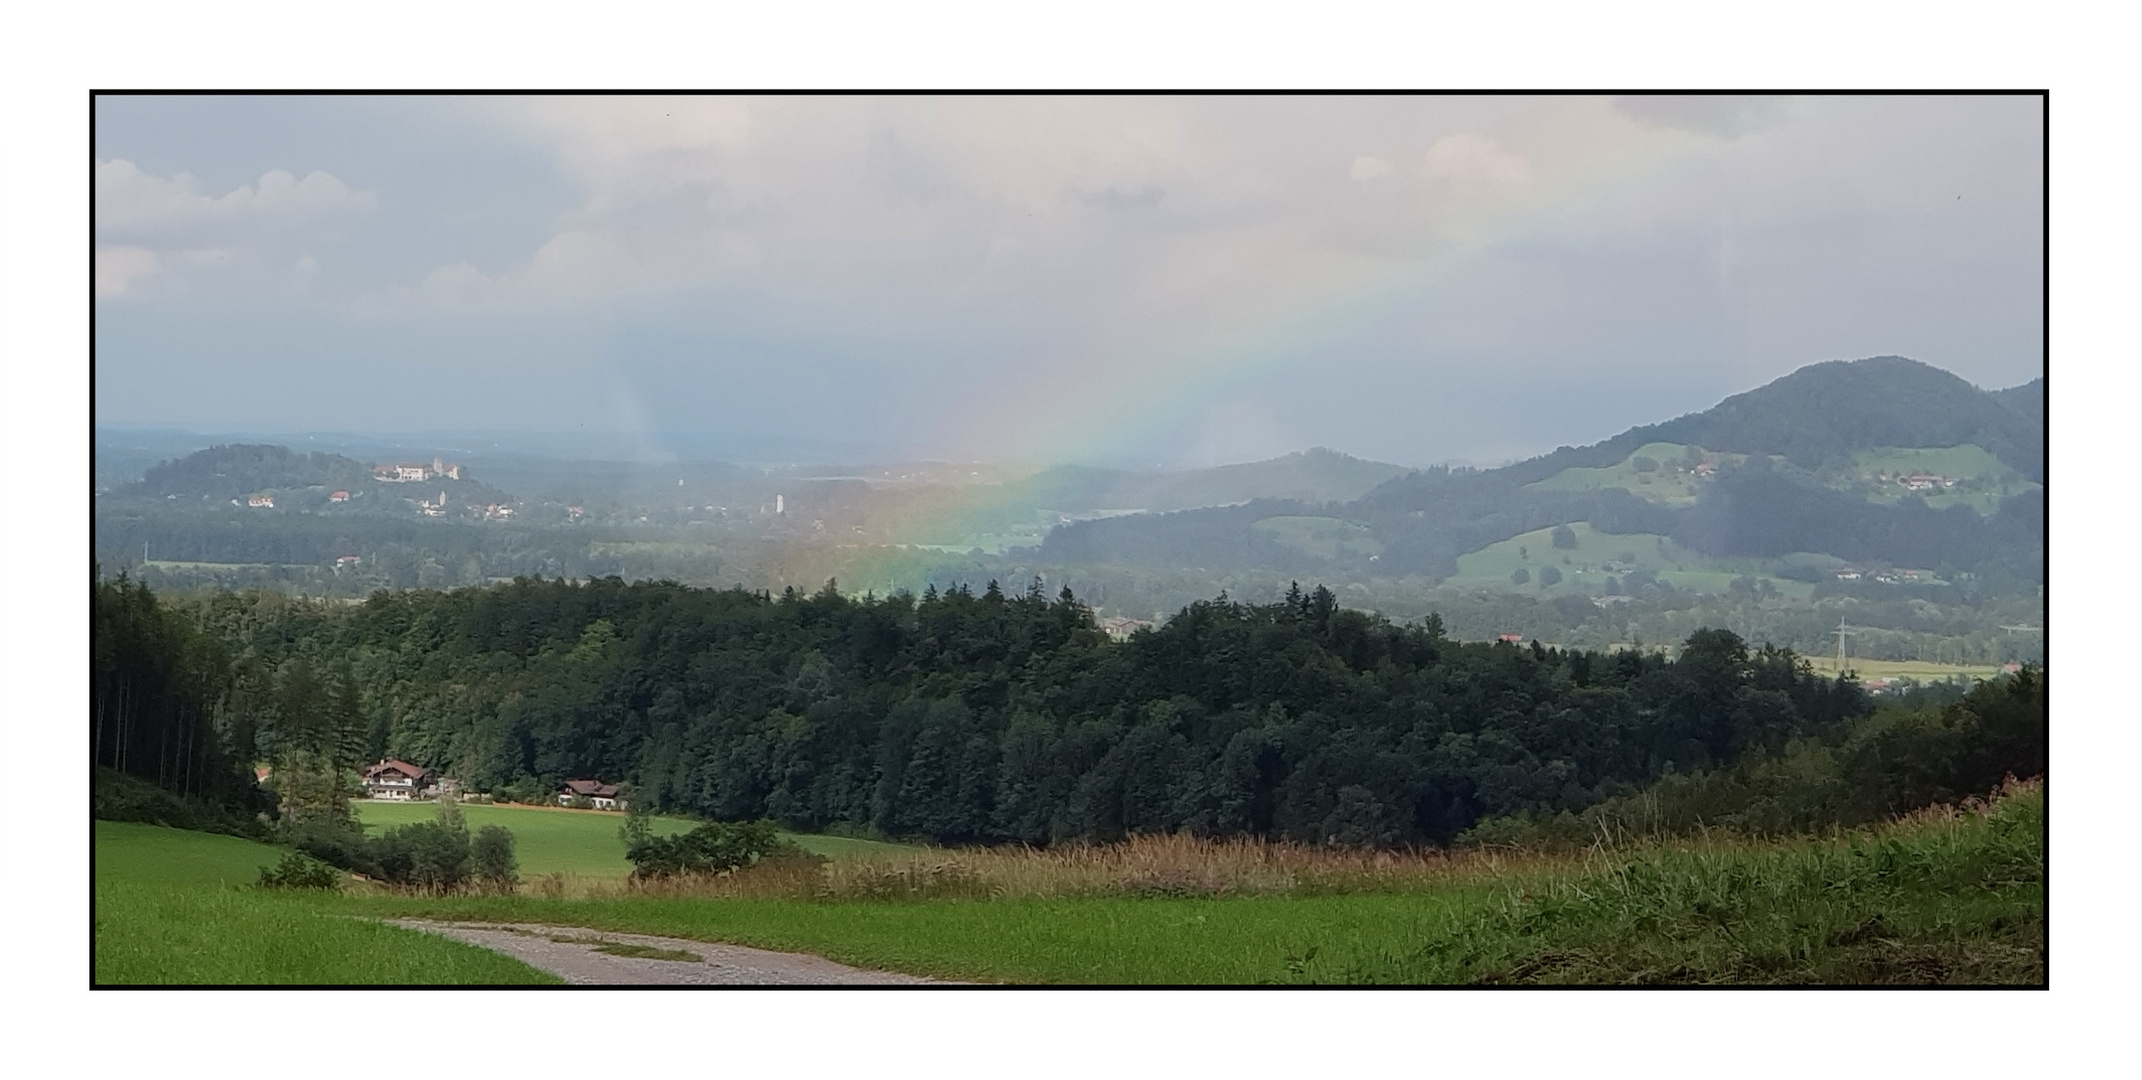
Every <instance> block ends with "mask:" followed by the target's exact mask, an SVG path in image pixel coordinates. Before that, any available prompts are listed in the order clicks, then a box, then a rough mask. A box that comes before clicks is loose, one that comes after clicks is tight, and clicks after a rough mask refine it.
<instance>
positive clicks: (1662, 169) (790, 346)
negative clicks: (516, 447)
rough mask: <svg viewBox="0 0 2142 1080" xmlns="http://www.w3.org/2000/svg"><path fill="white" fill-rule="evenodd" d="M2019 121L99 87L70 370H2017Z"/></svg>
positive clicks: (916, 452)
mask: <svg viewBox="0 0 2142 1080" xmlns="http://www.w3.org/2000/svg"><path fill="white" fill-rule="evenodd" d="M2043 134H2044V132H2043V123H2042V113H2041V110H2040V101H2039V99H2037V98H2029V97H1964V98H1914V97H1820V98H1786V99H1715V98H1714V99H1696V98H1676V99H1636V100H1628V99H1622V100H1615V99H1608V98H1597V97H1586V98H1517V97H1490V98H1453V97H1396V98H1394V97H1267V98H1248V97H1210V98H1196V97H1191V98H1183V97H1160V98H1120V97H1073V98H1048V97H1020V98H860V97H850V98H772V99H744V98H693V99H671V98H650V97H610V98H577V99H575V98H565V99H555V98H548V99H547V98H507V99H478V98H447V99H438V98H334V97H330V98H235V97H222V98H150V97H122V98H104V99H100V100H99V102H98V105H97V111H96V138H95V157H96V165H95V185H96V281H95V290H96V337H97V368H96V376H95V389H94V394H95V406H96V410H97V419H98V421H99V423H120V424H154V425H161V426H171V427H183V428H191V429H194V430H199V431H219V430H220V431H230V430H242V431H255V432H273V431H287V432H297V431H343V432H358V433H377V434H388V433H396V432H406V431H413V430H443V429H454V430H502V431H560V432H583V431H584V432H612V431H615V432H627V433H633V432H639V433H646V432H666V431H692V432H701V433H706V434H708V435H710V436H718V437H720V438H722V439H726V440H731V441H732V442H734V443H735V444H736V445H747V444H749V443H750V442H751V441H753V440H760V441H767V442H773V441H778V442H780V443H781V444H783V445H803V444H808V445H819V446H824V447H828V448H844V449H847V450H851V451H854V452H857V453H870V454H874V455H879V456H888V457H891V456H935V457H960V458H987V459H993V460H1006V461H1017V462H1026V463H1035V464H1039V463H1046V462H1053V461H1064V460H1087V461H1095V460H1110V461H1117V462H1128V461H1145V462H1147V463H1153V462H1161V461H1166V462H1170V463H1177V464H1208V463H1217V462H1223V461H1237V460H1248V459H1252V458H1259V457H1266V456H1271V455H1274V454H1278V453H1284V452H1287V451H1290V450H1297V449H1302V448H1305V447H1308V446H1313V445H1322V446H1329V447H1332V448H1335V449H1339V450H1343V451H1346V452H1348V453H1353V454H1357V455H1361V456H1365V457H1373V458H1379V459H1383V460H1389V461H1396V462H1400V463H1404V464H1425V463H1428V462H1433V461H1439V460H1447V459H1454V458H1455V459H1468V460H1472V461H1476V462H1483V463H1491V462H1496V461H1501V460H1504V459H1508V458H1512V457H1518V456H1524V455H1529V454H1532V453H1537V452H1540V451H1544V450H1548V449H1551V448H1553V447H1554V446H1556V445H1558V444H1564V443H1568V444H1581V443H1587V442H1592V441H1595V440H1598V439H1601V438H1605V437H1607V436H1610V435H1612V434H1614V433H1616V432H1618V431H1620V430H1622V429H1624V428H1626V427H1629V426H1631V425H1634V424H1641V423H1651V422H1655V421H1659V420H1664V419H1668V418H1670V417H1673V416H1676V415H1679V414H1681V413H1685V412H1690V411H1695V410H1699V409H1703V408H1707V407H1709V406H1710V405H1712V404H1714V403H1715V402H1716V401H1717V400H1718V399H1719V398H1721V397H1724V396H1726V395H1728V394H1732V393H1737V392H1740V391H1742V390H1746V389H1749V388H1752V387H1754V386H1757V385H1760V384H1761V383H1763V382H1766V381H1768V380H1770V379H1773V378H1776V377H1778V376H1780V375H1783V374H1785V373H1787V372H1789V371H1792V370H1793V369H1795V368H1798V367H1800V366H1803V365H1805V364H1809V363H1814V362H1817V361H1822V360H1834V359H1856V358H1859V357H1865V356H1872V355H1880V354H1888V353H1895V354H1902V355H1906V356H1911V357H1914V358H1916V359H1920V360H1923V361H1926V362H1927V363H1930V364H1934V365H1937V366H1939V367H1943V368H1946V369H1948V370H1950V371H1953V372H1955V373H1957V374H1958V375H1961V376H1962V377H1964V378H1966V379H1969V380H1970V381H1972V382H1974V383H1977V384H1979V385H1981V386H1985V387H1988V388H1995V387H2002V386H2009V385H2013V384H2015V383H2019V382H2022V381H2025V380H2027V379H2030V378H2033V377H2036V376H2037V375H2038V374H2040V371H2041V367H2042V363H2043V350H2042V329H2043V320H2044V308H2043V303H2042V285H2043V274H2042V269H2041V267H2042V262H2041V260H2042V257H2043V249H2044V233H2043V217H2042V215H2043V204H2044V190H2043V183H2042V176H2043V173H2042V170H2043V167H2044V155H2043V145H2042V138H2043ZM828 452H831V451H830V450H829V451H828Z"/></svg>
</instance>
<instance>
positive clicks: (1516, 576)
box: [1510, 566, 1532, 585]
mask: <svg viewBox="0 0 2142 1080" xmlns="http://www.w3.org/2000/svg"><path fill="white" fill-rule="evenodd" d="M1531 580H1532V571H1530V570H1527V569H1525V568H1524V567H1522V566H1520V567H1518V568H1517V569H1516V570H1515V571H1513V572H1511V574H1510V584H1512V585H1523V584H1524V583H1525V582H1528V581H1531Z"/></svg>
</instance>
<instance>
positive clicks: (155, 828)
mask: <svg viewBox="0 0 2142 1080" xmlns="http://www.w3.org/2000/svg"><path fill="white" fill-rule="evenodd" d="M91 824H92V825H93V826H94V828H95V832H94V833H93V836H94V842H95V845H96V847H95V850H96V853H97V863H96V878H97V881H98V882H100V883H101V882H104V881H106V880H112V881H122V880H124V881H137V882H154V883H159V884H164V885H205V886H221V885H251V884H253V883H254V882H256V881H259V880H260V871H261V868H262V867H267V866H273V865H275V862H276V860H278V859H280V858H282V857H283V851H284V850H285V849H283V848H279V847H272V846H270V845H267V844H256V843H254V842H253V841H251V840H241V839H239V838H238V837H235V836H222V835H218V834H216V833H205V832H192V831H189V830H186V829H167V828H164V827H163V826H161V825H140V824H136V823H134V822H121V821H97V822H92V823H91Z"/></svg>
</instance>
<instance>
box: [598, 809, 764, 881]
mask: <svg viewBox="0 0 2142 1080" xmlns="http://www.w3.org/2000/svg"><path fill="white" fill-rule="evenodd" d="M794 847H795V845H794V844H791V843H789V842H788V841H786V840H783V839H781V837H780V836H779V835H778V834H776V833H775V832H774V826H773V823H772V822H770V821H753V822H737V823H730V822H720V821H709V822H707V823H705V824H703V825H700V826H699V827H698V828H695V829H693V830H692V831H690V832H688V833H681V834H679V835H676V836H649V835H641V836H640V837H639V838H638V839H637V840H634V841H631V842H630V846H629V847H627V848H626V849H625V858H627V859H630V860H632V867H633V869H632V876H634V877H636V878H650V877H670V876H673V875H677V874H724V873H728V872H729V871H732V870H735V869H737V868H738V867H743V866H749V865H751V864H752V863H754V862H757V861H758V860H759V859H761V858H764V857H766V856H768V855H772V854H775V853H777V852H787V851H788V850H789V849H792V848H794Z"/></svg>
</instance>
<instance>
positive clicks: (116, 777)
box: [89, 768, 272, 840]
mask: <svg viewBox="0 0 2142 1080" xmlns="http://www.w3.org/2000/svg"><path fill="white" fill-rule="evenodd" d="M89 800H90V802H89V816H91V817H93V818H99V819H101V820H104V821H138V822H141V823H143V824H147V825H164V826H168V827H170V828H174V829H192V830H194V831H196V832H214V833H225V834H228V835H230V836H242V837H245V838H247V839H249V840H266V839H268V837H269V836H270V835H272V834H271V832H270V831H269V829H268V826H267V825H266V824H265V823H264V822H262V821H261V820H260V819H259V818H257V817H255V816H253V815H251V814H248V813H246V812H245V811H244V810H242V809H239V808H237V807H231V806H223V805H220V804H217V803H212V802H208V801H206V800H203V799H198V798H194V797H192V796H189V795H180V794H178V793H176V792H172V791H167V790H165V789H163V788H160V787H157V786H156V785H155V784H151V783H149V782H148V781H146V780H141V779H137V778H135V777H132V776H128V775H126V774H125V773H122V772H115V771H113V770H111V769H102V768H100V769H98V770H97V771H96V774H95V776H94V777H93V778H92V780H91V782H90V791H89Z"/></svg>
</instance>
